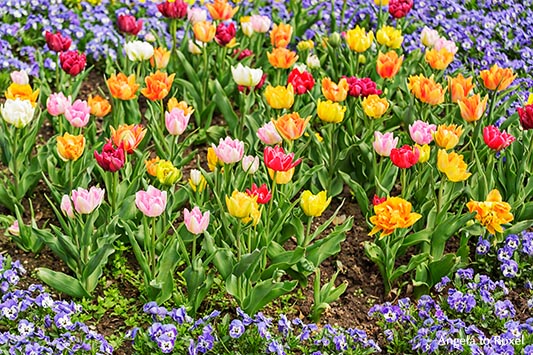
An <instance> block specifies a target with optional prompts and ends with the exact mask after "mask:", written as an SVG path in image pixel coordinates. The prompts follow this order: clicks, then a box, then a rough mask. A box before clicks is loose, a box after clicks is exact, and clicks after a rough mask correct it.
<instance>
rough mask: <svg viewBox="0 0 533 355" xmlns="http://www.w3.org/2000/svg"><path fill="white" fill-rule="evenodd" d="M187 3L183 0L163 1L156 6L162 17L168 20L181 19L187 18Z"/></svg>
mask: <svg viewBox="0 0 533 355" xmlns="http://www.w3.org/2000/svg"><path fill="white" fill-rule="evenodd" d="M187 8H188V6H187V3H185V2H184V1H183V0H172V1H170V0H169V1H164V2H162V3H160V4H157V9H158V10H159V12H160V13H161V15H163V17H166V18H170V19H182V18H185V17H186V16H187Z"/></svg>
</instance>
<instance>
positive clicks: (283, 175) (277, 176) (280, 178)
mask: <svg viewBox="0 0 533 355" xmlns="http://www.w3.org/2000/svg"><path fill="white" fill-rule="evenodd" d="M267 170H268V175H269V176H270V178H271V179H272V180H274V181H275V182H276V184H278V185H285V184H288V183H289V182H291V180H292V177H293V176H294V168H292V169H289V170H287V171H275V170H273V169H270V168H268V169H267Z"/></svg>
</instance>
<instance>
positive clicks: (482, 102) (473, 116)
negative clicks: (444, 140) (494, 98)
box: [457, 94, 489, 122]
mask: <svg viewBox="0 0 533 355" xmlns="http://www.w3.org/2000/svg"><path fill="white" fill-rule="evenodd" d="M488 99H489V96H488V95H485V98H484V99H481V96H480V95H479V94H475V95H473V96H468V97H465V98H464V99H463V100H459V101H457V104H459V108H460V110H461V117H462V118H463V119H464V120H465V121H466V122H475V121H477V120H479V119H480V118H481V116H483V113H484V112H485V109H486V108H487V101H488Z"/></svg>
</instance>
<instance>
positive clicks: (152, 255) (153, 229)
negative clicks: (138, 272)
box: [150, 217, 156, 278]
mask: <svg viewBox="0 0 533 355" xmlns="http://www.w3.org/2000/svg"><path fill="white" fill-rule="evenodd" d="M151 232H152V233H151V240H150V244H151V245H150V249H151V250H150V253H151V261H150V264H151V266H152V267H151V269H152V277H153V278H155V271H156V256H155V249H156V248H155V233H156V220H155V217H152V230H151Z"/></svg>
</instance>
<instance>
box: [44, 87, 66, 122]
mask: <svg viewBox="0 0 533 355" xmlns="http://www.w3.org/2000/svg"><path fill="white" fill-rule="evenodd" d="M71 100H72V99H71V98H70V96H69V97H68V98H67V97H65V95H63V93H62V92H59V93H54V94H51V95H50V96H48V99H47V100H46V110H47V111H48V113H49V114H50V115H52V116H54V117H57V116H59V115H62V114H64V113H65V111H66V110H67V107H69V106H70V105H71Z"/></svg>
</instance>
